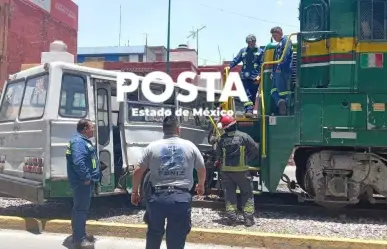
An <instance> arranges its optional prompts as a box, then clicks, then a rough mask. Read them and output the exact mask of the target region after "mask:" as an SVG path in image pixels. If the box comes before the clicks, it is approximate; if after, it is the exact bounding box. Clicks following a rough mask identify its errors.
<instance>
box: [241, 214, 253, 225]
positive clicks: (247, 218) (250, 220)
mask: <svg viewBox="0 0 387 249" xmlns="http://www.w3.org/2000/svg"><path fill="white" fill-rule="evenodd" d="M244 218H245V226H246V227H251V226H253V225H254V224H255V221H254V216H252V215H246V216H245V217H244Z"/></svg>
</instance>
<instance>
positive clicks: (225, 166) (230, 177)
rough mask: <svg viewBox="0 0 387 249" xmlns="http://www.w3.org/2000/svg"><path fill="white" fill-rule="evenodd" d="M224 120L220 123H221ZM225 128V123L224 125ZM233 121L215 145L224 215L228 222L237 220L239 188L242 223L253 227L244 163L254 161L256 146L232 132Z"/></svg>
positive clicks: (248, 183)
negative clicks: (224, 204) (237, 191)
mask: <svg viewBox="0 0 387 249" xmlns="http://www.w3.org/2000/svg"><path fill="white" fill-rule="evenodd" d="M224 119H225V118H224V117H223V118H222V120H221V122H222V123H223V124H225V121H224ZM226 125H227V124H226ZM235 125H236V124H235V121H233V122H232V123H231V124H229V127H228V128H227V127H226V128H225V133H224V134H223V135H222V136H221V138H220V140H219V142H218V148H217V158H218V159H220V163H221V182H222V187H223V189H224V195H225V201H226V213H227V216H228V218H229V219H230V220H231V222H235V221H236V219H237V216H236V211H237V195H236V190H237V189H236V188H237V186H238V187H239V190H240V196H241V205H242V210H243V216H244V219H245V224H246V225H247V226H251V225H253V224H254V211H255V210H254V199H253V187H252V179H251V176H250V174H249V172H248V166H247V162H249V161H252V160H255V159H257V157H258V151H259V146H258V144H257V143H255V141H254V140H253V139H252V138H251V137H250V136H249V135H247V134H246V133H243V132H240V131H238V130H236V126H235Z"/></svg>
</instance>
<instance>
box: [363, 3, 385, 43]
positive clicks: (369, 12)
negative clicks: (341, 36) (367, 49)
mask: <svg viewBox="0 0 387 249" xmlns="http://www.w3.org/2000/svg"><path fill="white" fill-rule="evenodd" d="M386 7H387V2H386V1H384V0H360V1H359V5H358V9H359V10H358V14H359V17H358V23H359V25H358V26H359V31H358V35H359V40H368V41H385V40H387V32H386V31H387V25H386V22H385V19H386V17H387V15H386Z"/></svg>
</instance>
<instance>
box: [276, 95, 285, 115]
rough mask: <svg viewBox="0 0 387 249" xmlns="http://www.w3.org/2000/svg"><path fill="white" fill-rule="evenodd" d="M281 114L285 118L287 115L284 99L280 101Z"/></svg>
mask: <svg viewBox="0 0 387 249" xmlns="http://www.w3.org/2000/svg"><path fill="white" fill-rule="evenodd" d="M278 108H279V114H280V115H282V116H284V115H286V101H285V100H284V99H280V100H279V101H278Z"/></svg>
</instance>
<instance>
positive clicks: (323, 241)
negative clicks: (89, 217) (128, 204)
mask: <svg viewBox="0 0 387 249" xmlns="http://www.w3.org/2000/svg"><path fill="white" fill-rule="evenodd" d="M0 228H1V229H12V230H26V231H30V232H32V233H42V232H48V233H61V234H71V224H70V221H68V220H41V219H35V218H19V217H9V216H0ZM87 230H88V232H89V233H91V234H94V235H97V236H98V235H99V236H112V237H123V238H145V234H146V230H147V227H146V225H142V224H135V225H129V224H117V223H103V222H96V221H90V222H88V224H87ZM187 241H188V242H194V243H204V244H218V245H228V246H243V247H254V248H265V249H303V248H307V249H312V248H313V249H326V248H333V249H344V248H345V249H360V248H362V249H381V248H387V241H375V240H354V239H334V238H324V237H310V236H296V235H281V234H269V233H256V232H246V231H230V230H212V229H198V228H193V229H192V231H191V233H190V235H189V237H188V239H187Z"/></svg>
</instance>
